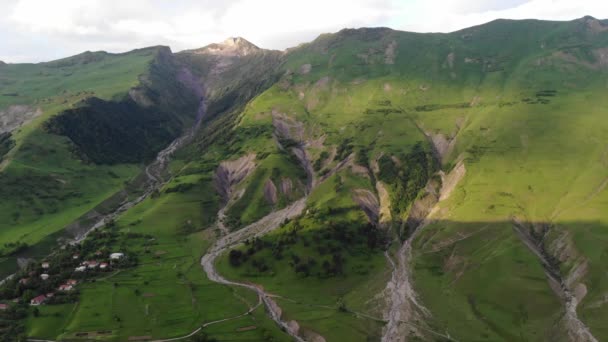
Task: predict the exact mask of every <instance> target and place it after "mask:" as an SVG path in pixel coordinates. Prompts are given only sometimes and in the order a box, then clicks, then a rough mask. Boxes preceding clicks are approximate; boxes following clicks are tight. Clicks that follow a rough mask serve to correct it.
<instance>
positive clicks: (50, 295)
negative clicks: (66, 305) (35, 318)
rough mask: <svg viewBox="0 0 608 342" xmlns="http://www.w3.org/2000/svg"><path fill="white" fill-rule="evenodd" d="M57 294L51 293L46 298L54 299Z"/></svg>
mask: <svg viewBox="0 0 608 342" xmlns="http://www.w3.org/2000/svg"><path fill="white" fill-rule="evenodd" d="M54 295H55V294H54V293H53V292H49V293H47V294H46V298H51V297H53V296H54Z"/></svg>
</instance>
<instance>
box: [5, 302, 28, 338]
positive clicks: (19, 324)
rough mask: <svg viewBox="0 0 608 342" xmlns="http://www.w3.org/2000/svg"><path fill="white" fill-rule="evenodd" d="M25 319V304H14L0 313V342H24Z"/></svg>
mask: <svg viewBox="0 0 608 342" xmlns="http://www.w3.org/2000/svg"><path fill="white" fill-rule="evenodd" d="M25 317H27V304H24V303H15V304H13V305H9V307H8V308H7V309H6V310H1V311H0V341H2V342H14V341H26V340H27V338H26V335H25V324H24V322H23V319H24V318H25Z"/></svg>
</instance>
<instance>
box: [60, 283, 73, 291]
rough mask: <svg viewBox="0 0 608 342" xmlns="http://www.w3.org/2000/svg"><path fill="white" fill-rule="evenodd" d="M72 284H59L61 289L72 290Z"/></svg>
mask: <svg viewBox="0 0 608 342" xmlns="http://www.w3.org/2000/svg"><path fill="white" fill-rule="evenodd" d="M72 288H73V287H72V285H68V284H62V285H60V286H59V291H72Z"/></svg>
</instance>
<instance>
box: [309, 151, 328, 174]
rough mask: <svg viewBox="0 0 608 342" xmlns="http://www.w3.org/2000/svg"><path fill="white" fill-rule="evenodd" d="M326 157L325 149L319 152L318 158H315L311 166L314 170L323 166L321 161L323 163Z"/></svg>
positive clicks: (318, 169)
mask: <svg viewBox="0 0 608 342" xmlns="http://www.w3.org/2000/svg"><path fill="white" fill-rule="evenodd" d="M327 158H329V153H328V152H327V151H323V152H321V154H320V155H319V158H318V159H317V160H315V163H314V164H313V168H314V169H315V171H317V172H318V171H320V170H321V167H322V166H323V163H325V161H326V160H327Z"/></svg>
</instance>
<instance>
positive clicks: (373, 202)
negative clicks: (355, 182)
mask: <svg viewBox="0 0 608 342" xmlns="http://www.w3.org/2000/svg"><path fill="white" fill-rule="evenodd" d="M352 198H353V201H355V203H357V204H358V205H359V207H360V208H361V210H363V212H364V213H365V215H366V216H367V219H368V220H369V222H370V223H371V224H373V225H378V222H379V218H380V203H379V202H378V199H377V198H376V195H374V193H373V192H371V191H369V190H367V189H354V190H353V191H352Z"/></svg>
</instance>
